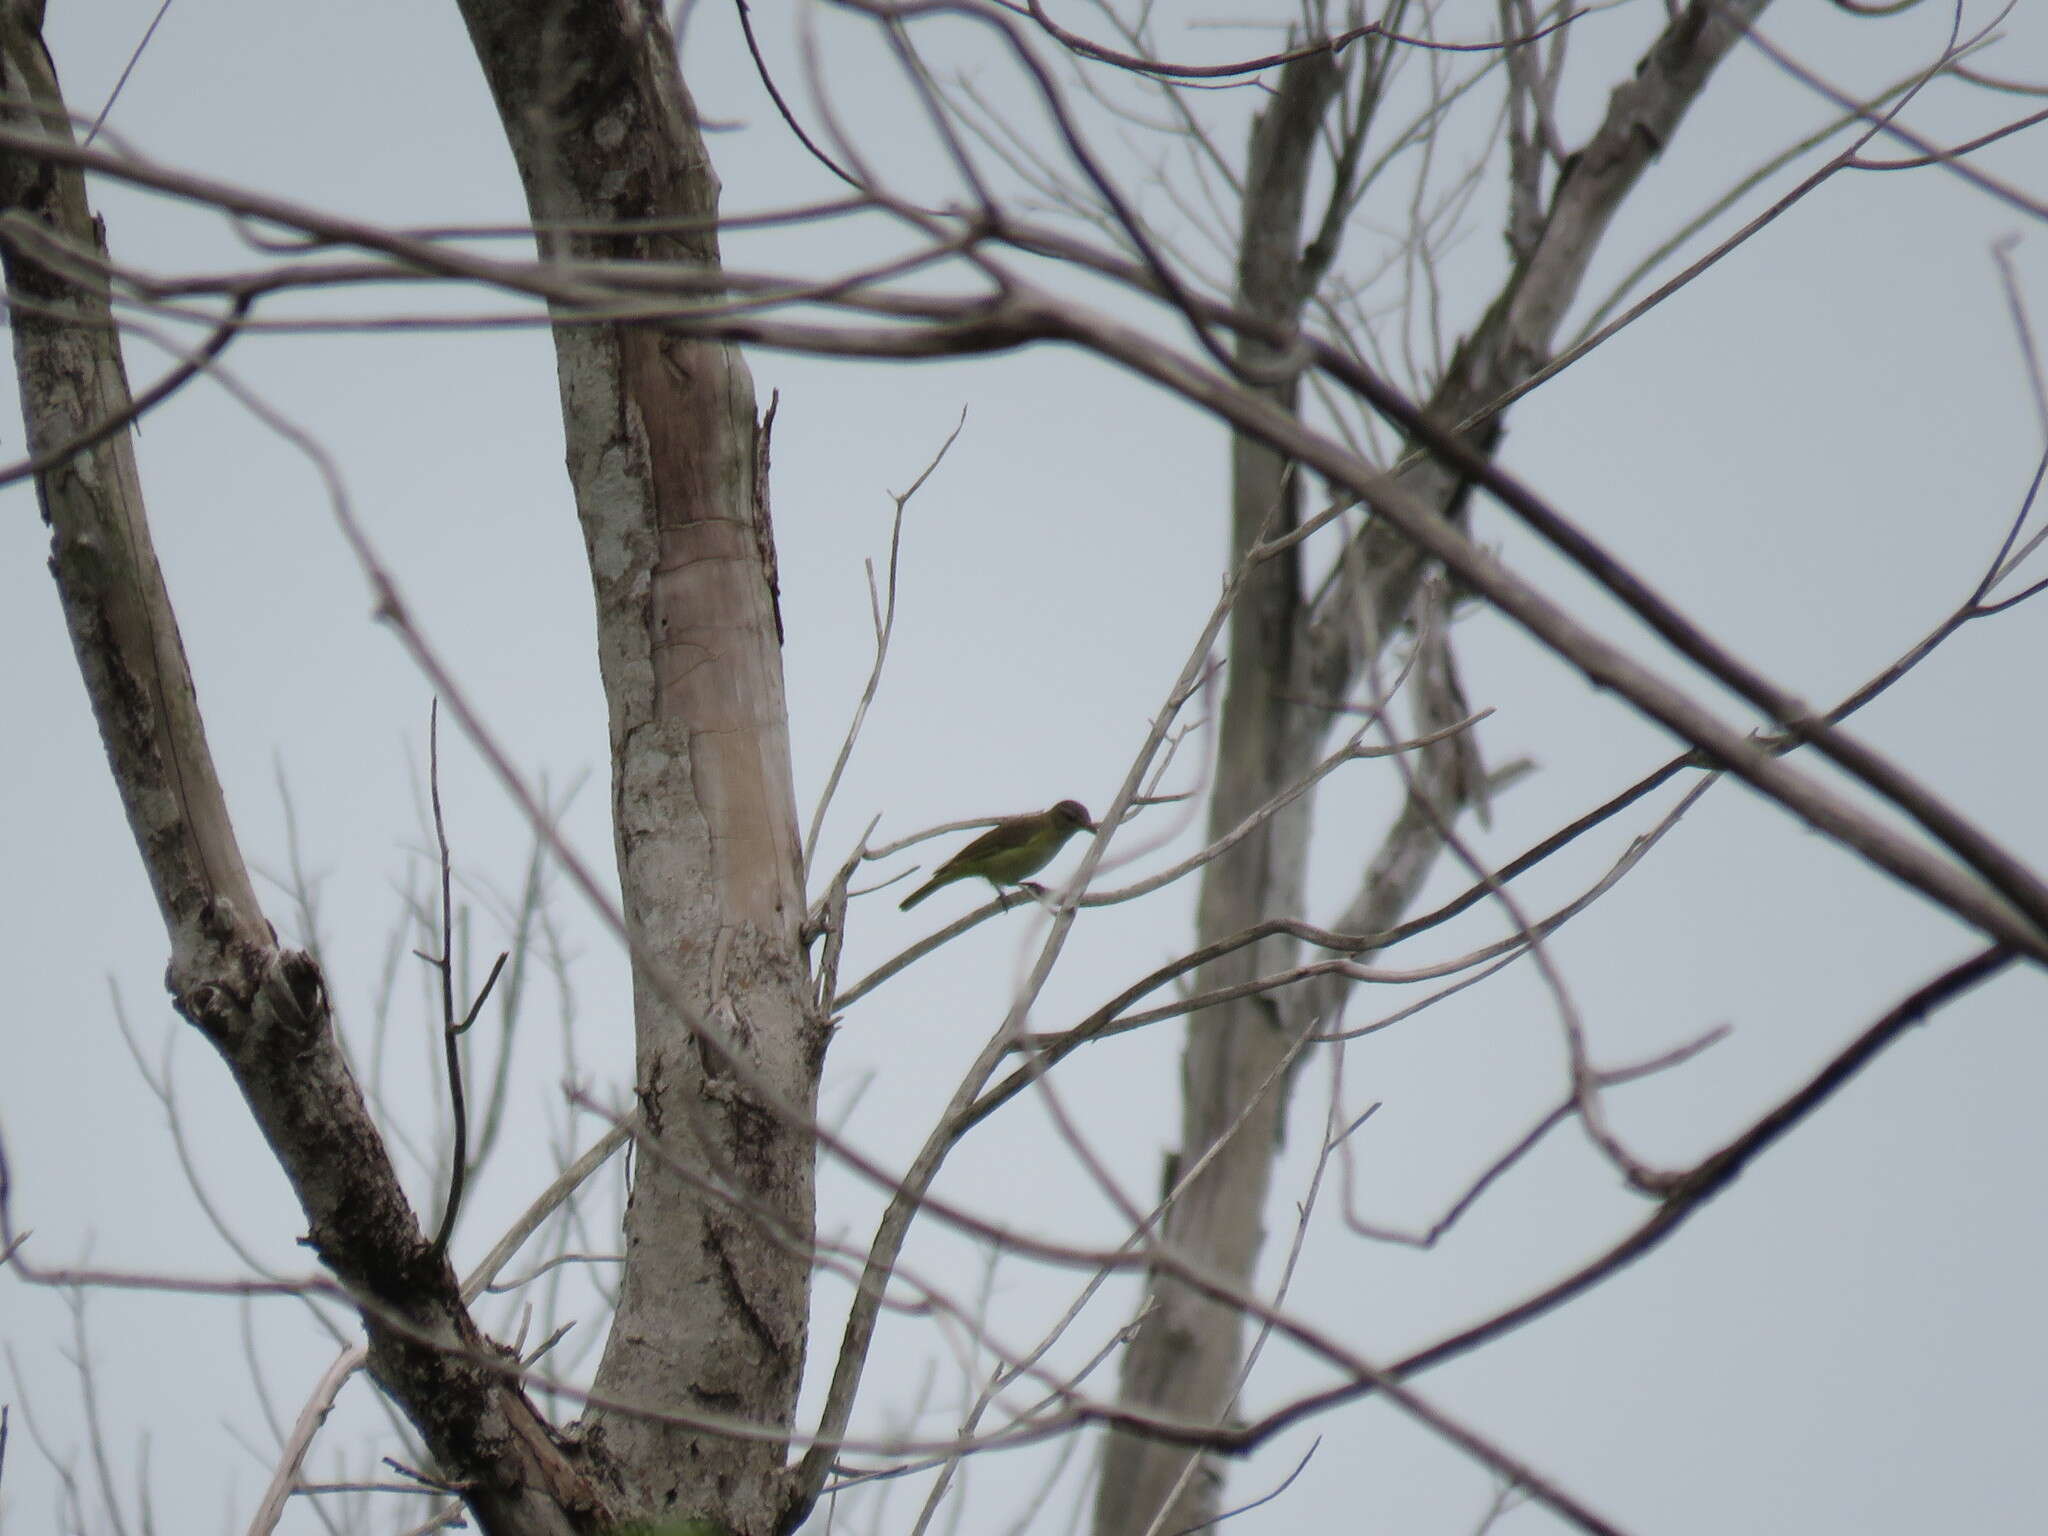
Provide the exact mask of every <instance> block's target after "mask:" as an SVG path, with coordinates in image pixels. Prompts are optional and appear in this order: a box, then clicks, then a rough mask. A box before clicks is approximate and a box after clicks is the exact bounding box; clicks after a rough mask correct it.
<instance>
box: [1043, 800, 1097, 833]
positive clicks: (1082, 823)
mask: <svg viewBox="0 0 2048 1536" xmlns="http://www.w3.org/2000/svg"><path fill="white" fill-rule="evenodd" d="M1052 820H1053V825H1054V826H1056V827H1059V828H1060V829H1061V830H1062V831H1065V832H1068V833H1073V832H1093V831H1094V830H1095V823H1094V821H1093V820H1091V819H1090V817H1089V815H1088V807H1087V806H1085V805H1083V804H1082V803H1081V802H1080V801H1078V800H1062V801H1061V802H1060V803H1059V804H1058V805H1056V806H1054V807H1053V808H1052Z"/></svg>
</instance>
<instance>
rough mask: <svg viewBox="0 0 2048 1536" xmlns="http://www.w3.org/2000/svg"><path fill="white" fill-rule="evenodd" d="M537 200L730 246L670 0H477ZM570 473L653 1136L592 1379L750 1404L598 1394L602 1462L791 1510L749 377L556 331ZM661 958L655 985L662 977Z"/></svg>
mask: <svg viewBox="0 0 2048 1536" xmlns="http://www.w3.org/2000/svg"><path fill="white" fill-rule="evenodd" d="M462 11H463V15H464V18H465V20H466V21H467V23H468V26H469V30H470V36H471V39H472V41H473V42H474V44H475V46H476V51H477V56H478V58H479V60H480V61H481V62H482V64H483V68H484V74H485V77H486V78H487V80H488V81H489V83H490V87H491V91H492V94H493V96H494V97H495V99H496V101H497V104H498V109H499V113H500V116H501V118H502V120H503V123H504V126H505V131H506V134H507V136H508V138H509V139H510V141H511V144H512V149H513V153H514V155H515V157H516V158H517V160H518V163H519V169H520V174H521V177H522V179H523V181H524V183H525V187H526V194H527V201H528V205H529V207H530V208H531V210H532V213H533V217H534V219H535V221H536V222H537V223H545V222H546V221H549V220H575V221H578V222H579V223H586V224H587V223H592V222H597V223H608V222H620V223H630V222H632V221H645V220H650V219H668V220H677V219H686V220H687V219H695V220H698V221H701V222H700V223H699V225H698V227H697V228H695V229H692V230H686V231H684V232H682V233H676V234H663V235H651V234H634V233H621V234H617V235H602V236H598V235H583V234H578V235H575V236H571V237H563V238H560V239H559V240H558V242H555V243H552V244H551V245H550V246H549V247H548V248H547V249H545V250H544V254H553V255H559V256H562V257H565V258H567V257H577V258H586V259H592V260H604V261H611V262H621V261H650V260H658V261H669V262H687V263H690V264H692V265H695V266H699V267H704V268H713V269H715V268H716V266H717V264H718V241H717V235H716V232H715V229H714V228H713V227H712V226H711V223H710V220H711V218H712V217H713V216H714V215H715V214H716V212H717V206H718V182H717V179H716V177H715V176H714V175H713V173H712V170H711V166H710V162H709V159H708V157H707V155H706V153H705V149H704V145H703V141H702V139H701V137H700V136H699V133H698V129H697V122H696V115H695V110H694V107H693V106H692V104H691V101H690V97H689V94H688V92H687V90H686V89H685V87H684V85H683V82H682V79H681V76H680V75H679V74H678V73H677V70H676V63H675V49H674V42H673V40H672V38H671V37H670V35H669V32H668V28H667V26H666V24H665V22H664V20H663V16H662V9H661V7H660V5H658V4H655V3H652V0H640V3H629V4H624V5H616V6H614V5H607V4H600V3H574V0H572V3H569V4H557V3H554V0H546V3H535V0H462ZM555 346H556V358H557V367H558V374H559V378H560V385H561V394H562V419H563V425H564V429H565V432H566V435H567V442H568V468H569V480H570V486H571V490H572V491H573V494H574V496H575V500H576V508H577V513H578V516H579V517H580V518H581V520H582V524H583V533H584V542H585V546H586V548H587V550H588V551H589V556H590V567H591V578H592V585H593V588H594V591H595V596H596V602H597V621H598V637H599V639H598V645H599V661H600V668H601V672H602V676H603V682H604V689H605V696H606V700H607V703H608V705H609V710H610V721H611V754H612V795H613V818H614V831H615V835H616V838H617V844H618V856H619V870H620V882H621V886H622V890H623V894H624V897H625V909H626V912H627V914H628V918H627V921H628V926H629V932H630V938H631V941H632V946H633V953H634V962H635V978H634V979H635V991H634V996H635V1003H634V1013H635V1024H636V1028H637V1038H638V1051H637V1073H638V1076H637V1086H638V1092H639V1100H640V1110H641V1113H642V1116H643V1118H644V1121H645V1124H646V1126H647V1129H648V1134H649V1136H650V1137H651V1138H653V1140H654V1141H655V1142H656V1143H657V1145H655V1146H642V1147H641V1148H640V1149H639V1151H638V1154H637V1159H636V1176H635V1180H634V1184H633V1190H632V1197H631V1202H630V1205H629V1207H628V1211H627V1216H626V1250H627V1263H626V1269H625V1277H624V1283H623V1286H622V1289H621V1293H620V1300H619V1310H618V1314H617V1317H616V1318H615V1320H614V1322H613V1326H612V1332H611V1335H610V1337H609V1339H608V1341H607V1343H606V1347H605V1353H604V1358H603V1361H602V1363H601V1364H600V1366H599V1368H598V1372H597V1377H596V1382H595V1388H596V1391H597V1393H598V1394H599V1395H600V1396H601V1397H604V1398H607V1399H613V1400H618V1401H622V1402H625V1403H629V1404H632V1405H634V1406H637V1407H646V1408H654V1409H665V1410H672V1411H675V1412H678V1413H682V1414H691V1413H700V1414H701V1413H705V1412H707V1411H708V1412H710V1413H715V1414H716V1415H719V1416H721V1417H725V1418H738V1419H741V1420H745V1421H749V1422H751V1423H753V1424H755V1425H759V1426H762V1427H764V1428H766V1429H768V1430H769V1431H771V1434H770V1436H769V1437H767V1438H764V1439H752V1438H746V1439H743V1438H737V1437H733V1436H728V1435H723V1434H717V1433H711V1432H706V1431H700V1430H694V1429H689V1428H685V1427H682V1426H679V1425H675V1424H665V1423H658V1422H654V1421H650V1420H648V1419H646V1418H643V1417H638V1416H636V1415H634V1414H631V1413H624V1412H617V1411H605V1410H602V1409H600V1410H596V1411H593V1412H592V1413H591V1414H590V1415H589V1417H588V1418H587V1419H586V1421H585V1427H584V1445H585V1447H586V1449H587V1450H588V1451H589V1452H590V1453H591V1459H592V1468H593V1474H594V1475H595V1476H598V1477H599V1478H601V1479H602V1480H604V1481H605V1482H606V1483H607V1485H608V1486H609V1487H610V1488H611V1489H613V1491H614V1493H615V1495H616V1499H617V1502H618V1503H619V1505H620V1506H621V1507H622V1508H623V1509H626V1510H629V1511H632V1512H634V1513H636V1514H638V1515H641V1516H643V1517H647V1518H669V1519H672V1518H676V1517H678V1516H692V1515H704V1516H712V1517H715V1518H716V1519H718V1520H719V1521H720V1522H721V1523H723V1524H724V1525H726V1526H728V1527H729V1528H731V1529H732V1530H734V1531H736V1532H741V1533H747V1536H755V1533H766V1532H768V1531H771V1530H773V1529H775V1528H776V1526H777V1525H778V1523H779V1522H780V1521H781V1519H782V1518H783V1515H784V1512H785V1503H786V1499H787V1479H786V1477H785V1475H784V1471H783V1447H782V1445H781V1444H780V1443H779V1442H778V1440H777V1439H776V1438H774V1434H773V1432H775V1431H786V1430H787V1429H788V1427H789V1424H790V1422H791V1417H792V1415H793V1413H794V1411H795V1406H796V1394H797V1388H798V1385H799V1382H800V1378H801V1372H802V1366H803V1358H804V1343H805V1328H806V1320H807V1307H808V1298H809V1277H810V1260H809V1248H808V1241H809V1235H810V1232H811V1222H812V1198H813V1196H812V1188H813V1183H812V1175H813V1170H812V1159H813V1148H812V1145H811V1141H810V1138H809V1136H808V1135H807V1134H806V1132H805V1131H804V1130H803V1129H802V1128H801V1127H799V1126H795V1125H791V1124H789V1123H787V1121H786V1120H785V1119H784V1118H781V1117H779V1116H778V1114H777V1113H776V1112H775V1110H774V1109H773V1108H771V1107H770V1105H769V1104H768V1103H767V1102H764V1101H763V1100H762V1099H761V1098H760V1097H759V1096H758V1095H757V1094H756V1093H755V1092H754V1091H752V1090H749V1089H748V1088H745V1087H743V1086H742V1085H740V1084H739V1083H738V1082H736V1081H735V1080H734V1079H733V1078H732V1077H731V1076H730V1075H728V1074H725V1073H722V1072H721V1071H720V1070H719V1068H718V1066H717V1064H716V1061H715V1057H714V1055H713V1054H712V1053H709V1052H707V1050H706V1048H705V1047H704V1046H703V1044H702V1043H701V1042H700V1040H699V1038H698V1036H697V1035H696V1034H695V1033H693V1029H692V1024H693V1021H694V1023H695V1025H696V1026H697V1027H700V1028H710V1029H714V1030H717V1031H719V1032H720V1033H721V1035H722V1036H723V1038H724V1040H725V1042H726V1043H727V1044H728V1045H729V1046H730V1047H732V1048H733V1049H735V1050H736V1051H738V1052H739V1053H741V1054H742V1055H743V1056H744V1057H745V1058H746V1059H747V1060H748V1061H750V1062H751V1064H752V1065H753V1067H754V1068H755V1069H756V1071H757V1072H758V1074H759V1075H760V1080H761V1081H762V1082H763V1083H764V1084H765V1085H766V1086H767V1088H768V1089H769V1090H771V1091H772V1092H773V1093H774V1094H775V1095H777V1096H779V1098H780V1099H781V1100H782V1102H783V1103H785V1104H788V1105H794V1106H798V1107H800V1108H801V1109H803V1110H805V1111H808V1110H809V1108H810V1106H811V1105H812V1104H813V1103H814V1101H815V1097H816V1084H817V1075H818V1071H819V1068H820V1065H821V1062H822V1057H823V1051H824V1041H825V1026H824V1023H823V1021H822V1020H821V1019H820V1018H819V1017H818V1016H817V1015H816V1014H815V1012H814V1011H813V1010H812V1008H811V1007H810V1005H809V1002H808V998H809V988H808V987H807V986H806V985H805V967H804V961H803V955H802V950H801V946H800V942H799V928H800V925H801V923H802V920H803V915H804V906H803V892H802V884H801V875H800V867H801V866H800V860H799V831H798V827H797V820H796V804H795V795H794V791H793V788H792V783H791V775H790V764H789V741H788V730H787V722H786V718H785V708H784V702H783V684H782V660H781V650H780V633H779V618H778V614H777V609H776V595H775V590H774V580H775V571H774V560H773V546H772V540H771V534H770V530H769V527H768V517H767V508H766V490H765V487H764V486H762V485H760V484H759V483H758V482H757V475H756V466H757V458H758V452H759V444H758V441H757V433H758V430H759V429H758V427H757V425H756V422H755V411H754V394H753V385H752V380H751V378H750V376H749V374H748V371H747V368H746V365H745V363H744V362H743V361H742V360H741V358H740V356H739V353H738V351H737V350H736V349H735V348H733V347H731V346H728V345H725V344H723V343H719V342H715V341H707V340H703V339H700V338H693V337H687V336H683V335H679V334H674V333H670V332H665V331H663V330H662V329H660V328H658V327H655V326H637V327H634V326H593V325H581V326H578V325H567V324H565V325H561V326H558V327H557V329H556V331H555ZM657 976H661V977H665V978H666V980H661V981H658V980H657Z"/></svg>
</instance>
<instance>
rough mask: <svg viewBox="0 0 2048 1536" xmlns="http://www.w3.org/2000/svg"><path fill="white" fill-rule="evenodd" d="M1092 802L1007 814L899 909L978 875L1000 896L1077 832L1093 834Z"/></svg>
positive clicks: (1050, 858) (1047, 860) (1067, 802)
mask: <svg viewBox="0 0 2048 1536" xmlns="http://www.w3.org/2000/svg"><path fill="white" fill-rule="evenodd" d="M1095 830H1096V828H1095V823H1094V822H1093V821H1091V820H1089V818H1088V807H1087V806H1085V805H1083V804H1082V803H1081V802H1080V801H1078V800H1062V801H1061V802H1060V803H1059V804H1058V805H1056V806H1054V807H1053V808H1052V809H1051V810H1049V811H1033V812H1031V813H1030V814H1029V815H1028V816H1006V817H1004V818H1003V819H1002V820H1001V821H999V822H997V823H996V824H995V825H994V826H992V827H990V828H989V829H988V830H987V831H986V832H984V833H982V834H981V836H979V837H977V838H976V839H975V840H974V841H973V842H971V843H969V844H968V845H967V846H966V847H965V848H962V849H961V850H960V851H959V852H958V853H956V854H954V855H953V857H951V858H950V859H948V860H946V862H945V863H943V864H941V865H940V866H939V869H938V873H937V874H935V875H933V876H932V877H931V879H929V880H927V881H925V883H924V884H923V885H920V886H919V887H918V888H917V889H916V890H914V891H912V892H911V893H910V894H909V895H908V896H906V897H904V898H903V900H902V902H901V903H900V904H899V907H898V910H900V911H904V912H908V911H909V910H910V909H911V908H912V907H914V906H916V905H917V904H918V903H919V902H920V901H923V900H924V899H925V897H927V896H929V895H931V893H932V892H933V891H936V890H937V889H938V888H939V887H940V886H942V885H951V884H952V883H953V882H954V881H955V880H972V879H974V878H976V877H977V876H979V877H980V878H981V879H983V880H986V881H987V882H988V883H989V884H990V885H992V886H994V887H995V888H996V894H997V895H1001V894H1002V889H1003V887H1004V886H1006V885H1020V884H1022V883H1023V882H1024V880H1025V879H1027V878H1028V877H1029V876H1032V875H1035V874H1037V873H1038V872H1039V871H1040V870H1041V869H1043V868H1045V866H1046V865H1048V864H1050V863H1051V862H1052V861H1053V856H1054V855H1055V854H1057V853H1058V852H1059V851H1060V849H1061V848H1063V847H1065V846H1066V842H1067V839H1068V838H1070V837H1072V836H1073V835H1074V834H1075V833H1076V832H1087V833H1091V834H1092V833H1093V832H1094V831H1095Z"/></svg>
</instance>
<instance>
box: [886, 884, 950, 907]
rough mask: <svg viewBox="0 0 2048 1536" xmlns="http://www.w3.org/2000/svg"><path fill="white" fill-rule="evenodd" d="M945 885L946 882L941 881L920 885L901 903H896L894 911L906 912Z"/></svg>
mask: <svg viewBox="0 0 2048 1536" xmlns="http://www.w3.org/2000/svg"><path fill="white" fill-rule="evenodd" d="M945 883H946V882H945V881H943V880H927V881H925V883H924V884H923V885H920V886H919V887H918V888H917V889H916V890H914V891H912V892H911V893H910V894H909V895H908V896H906V897H904V898H903V899H902V900H901V901H899V902H897V903H896V910H897V911H898V912H908V911H909V910H910V909H911V908H912V907H914V906H916V905H917V904H918V903H919V902H920V901H923V900H924V899H925V897H927V896H929V895H931V893H932V892H933V891H936V890H937V889H938V888H939V887H940V886H942V885H944V884H945Z"/></svg>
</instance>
